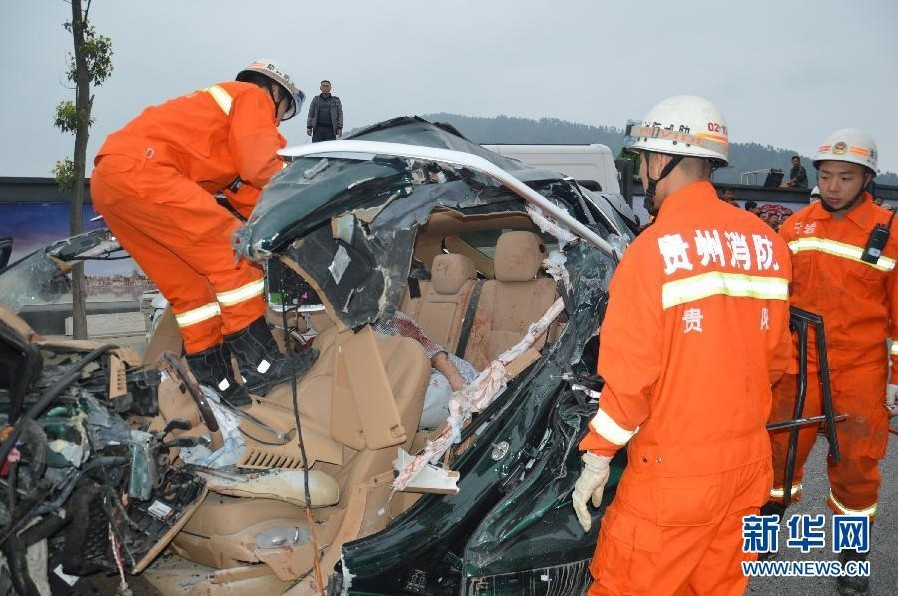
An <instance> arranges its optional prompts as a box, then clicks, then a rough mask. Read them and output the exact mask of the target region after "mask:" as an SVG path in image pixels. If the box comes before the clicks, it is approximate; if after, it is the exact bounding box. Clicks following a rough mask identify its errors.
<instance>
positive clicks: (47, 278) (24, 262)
mask: <svg viewBox="0 0 898 596" xmlns="http://www.w3.org/2000/svg"><path fill="white" fill-rule="evenodd" d="M70 292H71V282H70V280H69V278H68V277H66V276H65V275H64V274H63V273H62V271H60V269H59V265H58V264H57V263H55V262H54V261H53V260H52V259H50V257H49V256H48V255H47V253H46V251H45V250H38V251H35V252H33V253H31V254H30V255H28V256H27V257H25V258H23V259H21V260H20V261H18V262H16V263H15V264H13V265H11V266H10V267H8V268H7V269H5V270H4V271H3V273H2V275H0V306H2V307H3V308H5V309H7V310H9V311H12V312H15V313H17V312H19V311H21V310H22V307H24V306H26V305H32V304H56V303H58V302H59V301H61V300H62V299H63V298H64V297H65V296H67V295H68V294H69V293H70Z"/></svg>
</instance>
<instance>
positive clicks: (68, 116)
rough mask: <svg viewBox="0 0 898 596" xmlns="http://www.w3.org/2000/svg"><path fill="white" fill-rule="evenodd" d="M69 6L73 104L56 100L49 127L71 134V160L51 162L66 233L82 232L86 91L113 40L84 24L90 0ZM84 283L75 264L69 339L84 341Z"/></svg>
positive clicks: (100, 76) (102, 76)
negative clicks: (63, 199)
mask: <svg viewBox="0 0 898 596" xmlns="http://www.w3.org/2000/svg"><path fill="white" fill-rule="evenodd" d="M67 1H68V3H69V4H71V6H72V20H71V21H67V22H65V23H64V24H63V26H64V27H65V29H66V31H68V32H69V33H71V35H72V42H73V46H74V53H73V54H70V55H69V70H68V72H67V73H66V77H67V78H68V80H69V81H71V82H72V83H74V84H75V101H74V102H72V101H71V100H65V101H61V102H60V103H59V105H57V106H56V120H55V122H54V124H55V125H56V127H57V128H59V129H60V130H62V131H63V132H67V133H70V134H74V135H75V150H74V155H73V158H74V159H69V158H65V159H63V160H60V161H58V162H56V166H55V167H54V168H53V173H54V174H55V176H56V181H57V183H58V184H59V188H60V190H61V191H63V192H66V193H71V201H72V202H71V211H70V217H69V233H70V234H72V235H75V234H80V233H81V232H82V223H81V221H82V217H83V211H84V177H85V176H84V174H85V166H86V163H87V140H88V136H89V132H90V125H91V124H93V122H94V119H93V118H92V117H91V115H90V114H91V107H92V106H93V103H94V98H93V95H91V93H90V86H91V84H93V85H95V86H97V85H102V84H103V82H104V81H105V80H106V79H107V78H109V75H111V74H112V40H111V39H109V38H108V37H106V36H104V35H97V32H96V30H95V29H94V26H93V25H91V24H90V21H89V20H88V13H89V12H90V4H91V0H67ZM85 286H86V284H85V279H84V265H83V264H81V263H79V264H78V265H76V266H75V267H74V268H73V269H72V318H73V325H72V330H73V337H75V338H76V339H85V338H86V337H87V309H86V304H85V303H86V299H87V292H86V287H85Z"/></svg>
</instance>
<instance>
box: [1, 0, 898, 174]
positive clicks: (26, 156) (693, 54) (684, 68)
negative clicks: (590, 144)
mask: <svg viewBox="0 0 898 596" xmlns="http://www.w3.org/2000/svg"><path fill="white" fill-rule="evenodd" d="M70 10H71V9H70V7H69V4H67V3H66V2H64V1H63V0H3V1H2V8H0V68H2V70H0V72H2V73H3V79H4V83H3V92H2V93H0V176H50V175H52V174H51V170H52V167H53V164H54V163H55V161H56V160H58V159H60V158H63V157H66V156H70V155H71V152H72V146H73V144H74V140H73V137H71V136H69V135H64V134H61V133H59V132H58V131H57V130H56V129H55V128H54V127H53V117H54V110H55V106H56V104H57V103H58V102H59V101H60V100H62V99H73V98H74V93H73V91H72V90H71V89H70V88H69V85H68V83H67V81H66V80H65V72H66V69H67V68H68V57H67V53H68V52H70V51H71V44H72V41H71V36H70V35H69V34H68V33H67V32H66V31H65V30H64V29H63V27H62V23H63V22H64V21H66V20H68V19H69V18H70V16H71V15H70ZM90 18H91V21H92V22H93V23H94V25H95V26H96V29H97V31H98V32H99V33H101V34H103V35H107V36H109V37H111V38H112V42H113V47H114V51H115V55H114V64H115V71H114V73H113V75H112V77H111V78H110V79H109V80H108V81H107V82H106V83H105V84H104V85H102V86H101V87H98V88H96V89H95V90H94V94H95V97H96V99H95V102H94V111H93V116H94V117H95V118H96V123H95V125H94V126H93V127H92V129H91V139H90V145H89V147H88V154H89V157H90V158H91V159H92V158H93V155H94V154H95V153H96V151H97V149H98V148H99V146H100V144H101V143H102V141H103V139H104V138H105V137H106V135H108V134H109V133H110V132H112V131H114V130H116V129H117V128H119V127H121V126H122V125H123V124H125V123H126V122H127V121H128V120H130V119H131V118H133V117H134V116H135V115H137V114H138V113H139V112H140V111H141V110H142V109H143V108H144V107H146V106H147V105H150V104H155V103H161V102H162V101H164V100H166V99H168V98H170V97H174V96H177V95H181V94H183V93H187V92H189V91H192V90H194V89H196V88H199V87H205V86H207V85H209V84H211V83H215V82H219V81H222V80H229V79H232V78H233V76H234V74H235V73H236V71H237V70H239V69H240V68H241V67H243V66H244V65H245V64H247V63H248V62H250V61H251V60H252V59H254V58H257V57H273V58H277V59H280V60H281V61H283V62H284V63H285V64H286V65H287V66H288V68H290V69H291V70H292V72H293V73H294V77H295V78H296V79H297V81H298V82H299V85H300V87H301V88H302V89H303V90H304V91H306V93H307V95H308V97H309V99H311V96H312V95H313V94H314V93H317V92H318V83H319V81H320V80H321V79H323V78H328V79H330V80H331V81H332V82H333V85H334V94H336V95H338V96H340V98H341V99H342V100H343V105H344V110H345V128H346V130H347V131H348V130H350V129H352V128H354V127H357V126H362V125H366V124H371V123H373V122H377V121H380V120H384V119H387V118H391V117H394V116H400V115H414V114H425V113H430V112H451V113H458V114H465V115H471V116H496V115H500V114H505V115H508V116H522V117H527V118H541V117H553V118H561V119H564V120H570V121H573V122H582V123H586V124H594V125H602V124H605V125H612V126H616V127H622V126H623V124H624V123H625V122H626V120H627V119H628V118H640V117H642V116H643V115H644V114H645V112H646V111H647V110H648V109H649V108H650V107H651V106H652V105H653V104H654V103H655V102H657V101H658V100H660V99H662V98H664V97H667V96H670V95H675V94H681V93H687V94H696V95H703V96H705V97H707V98H708V99H710V100H711V101H713V102H714V103H715V104H717V106H718V107H719V108H720V109H721V110H722V111H723V112H724V114H725V116H726V118H727V120H728V123H729V128H730V135H731V137H730V139H731V141H733V142H751V141H754V142H759V143H762V144H770V145H773V146H776V147H783V148H789V149H793V150H796V151H798V152H800V153H802V154H804V155H813V153H814V151H815V150H816V147H817V145H818V144H819V142H820V141H821V140H822V138H823V137H824V136H825V135H827V134H828V133H829V132H831V131H833V130H835V129H838V128H844V127H858V128H863V129H866V130H867V131H869V132H870V133H871V134H873V136H874V138H875V139H876V141H877V143H878V145H879V150H880V169H881V170H890V171H893V172H898V124H896V118H898V110H896V105H898V2H896V1H895V0H863V1H862V0H856V1H854V2H846V1H844V0H841V1H840V0H813V1H810V0H808V1H804V2H798V1H789V0H750V1H742V2H734V1H729V2H723V1H720V0H701V1H690V0H679V1H665V0H640V1H631V2H626V1H623V0H618V1H613V2H608V1H598V0H591V1H587V0H583V1H563V0H554V1H551V2H550V1H537V0H513V1H512V0H479V1H470V0H455V1H453V2H441V1H439V0H417V1H411V0H390V1H386V0H381V1H375V0H352V1H348V0H347V1H340V0H330V1H329V2H309V1H303V2H299V1H285V0H282V1H280V2H274V1H269V0H253V1H251V2H248V1H245V0H155V1H152V2H145V1H143V2H138V1H135V0H94V3H93V6H92V8H91V13H90ZM307 103H308V102H307ZM305 116H306V114H305V109H304V110H303V112H302V113H301V114H300V116H299V117H297V118H295V119H294V120H291V121H289V122H287V123H284V124H283V125H282V132H283V133H284V135H285V136H286V137H287V139H288V141H289V143H290V144H291V145H293V144H300V143H304V142H305V141H306V136H305Z"/></svg>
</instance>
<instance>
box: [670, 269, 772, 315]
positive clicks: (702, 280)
mask: <svg viewBox="0 0 898 596" xmlns="http://www.w3.org/2000/svg"><path fill="white" fill-rule="evenodd" d="M716 295H725V296H737V297H748V298H763V299H768V300H788V299H789V280H787V279H786V278H784V277H760V276H757V275H743V274H741V273H722V272H720V271H709V272H707V273H702V274H700V275H694V276H692V277H687V278H685V279H678V280H676V281H669V282H667V283H666V284H664V285H663V286H661V305H662V307H663V308H665V309H667V308H670V307H672V306H677V305H678V304H684V303H686V302H692V301H694V300H699V299H701V298H707V297H708V296H716Z"/></svg>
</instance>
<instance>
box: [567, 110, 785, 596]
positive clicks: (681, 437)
mask: <svg viewBox="0 0 898 596" xmlns="http://www.w3.org/2000/svg"><path fill="white" fill-rule="evenodd" d="M628 146H629V148H630V150H632V151H636V152H639V153H640V154H641V157H642V159H641V166H640V175H641V177H642V180H643V184H644V186H645V188H646V204H647V207H649V208H650V211H651V212H654V213H657V218H656V220H655V223H654V224H652V226H650V227H649V228H647V229H646V230H645V231H644V232H643V233H642V234H641V235H640V236H638V237H637V238H636V240H634V241H633V244H631V245H630V246H629V248H627V251H626V252H625V253H624V256H623V259H622V260H621V263H620V265H619V266H618V268H617V270H616V272H615V274H614V277H613V278H612V281H611V287H610V301H609V304H608V310H607V314H606V316H605V319H604V321H603V323H602V327H601V330H600V342H601V344H600V350H599V363H598V366H599V374H600V375H601V376H602V377H603V378H604V379H605V386H604V389H603V390H602V396H601V398H600V400H599V410H598V413H597V414H596V415H595V417H594V418H593V419H592V421H591V422H590V424H589V432H588V434H587V435H586V437H584V439H583V440H582V442H581V443H580V449H581V450H583V451H585V453H584V454H583V470H582V472H581V475H580V477H579V479H578V480H577V483H576V486H575V488H574V493H573V503H574V510H575V511H576V513H577V517H578V519H579V520H580V523H581V524H582V525H583V528H584V530H588V529H589V528H590V526H591V523H592V518H591V515H590V512H589V511H588V508H587V501H589V500H592V503H593V505H595V506H598V505H599V503H600V502H601V499H602V493H603V490H604V486H605V484H606V483H607V481H608V476H609V463H610V461H611V456H612V455H614V453H615V452H616V451H617V450H618V449H620V448H621V447H622V446H623V445H625V444H626V443H628V442H629V447H628V451H627V455H628V460H629V463H628V465H627V468H626V470H625V471H624V473H623V476H622V478H621V481H620V484H619V485H618V487H617V493H616V496H615V498H614V502H613V503H612V504H611V505H610V506H609V507H608V509H607V511H606V513H605V515H604V517H603V518H602V525H601V529H600V534H599V540H598V546H597V548H596V553H595V556H594V557H593V560H592V563H591V565H590V571H591V572H592V575H593V577H594V578H595V582H594V583H593V585H592V587H591V588H590V591H589V593H590V594H652V595H663V594H686V593H698V594H734V595H735V594H742V593H743V592H744V591H745V588H746V585H747V582H748V579H747V578H746V577H745V576H744V575H743V573H742V568H741V565H740V561H743V560H751V559H754V558H756V555H755V554H752V553H743V552H742V517H743V516H745V515H752V514H757V513H758V510H759V508H760V507H761V505H762V504H763V503H764V502H765V500H766V498H767V493H768V491H769V490H770V486H771V482H772V470H771V465H770V460H769V457H770V439H769V437H768V434H767V431H766V429H765V424H766V422H767V418H768V415H769V413H770V402H771V393H770V383H771V381H772V380H773V379H774V378H778V377H779V376H781V375H782V372H783V371H784V370H785V368H786V366H787V365H788V363H789V359H790V351H791V338H790V336H789V325H788V318H789V311H788V285H789V280H790V277H791V267H790V263H789V253H788V249H787V247H786V245H785V243H784V242H783V241H782V239H781V238H779V237H778V236H777V235H776V234H775V233H774V232H773V230H771V229H770V228H769V227H768V226H766V225H765V224H764V223H763V222H762V221H761V220H759V219H758V218H757V217H755V216H754V215H752V214H750V213H747V212H745V211H743V210H741V209H738V208H736V207H733V206H732V205H728V204H726V203H724V202H722V201H720V200H719V199H718V198H717V194H716V192H715V190H714V187H713V186H712V185H711V184H710V182H709V180H710V175H711V172H712V170H713V169H714V168H716V167H720V166H724V165H726V164H727V154H728V135H727V126H726V121H725V120H724V118H723V115H722V114H721V113H720V112H719V111H718V110H717V108H716V107H715V106H714V105H712V104H711V103H710V102H708V101H707V100H705V99H703V98H700V97H693V96H676V97H672V98H669V99H666V100H664V101H662V102H660V103H659V104H657V105H656V106H655V107H654V108H652V110H651V111H650V112H649V113H648V115H647V116H646V117H645V119H644V120H643V122H642V124H640V125H635V126H634V127H633V128H632V129H631V131H630V135H629V142H628Z"/></svg>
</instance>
